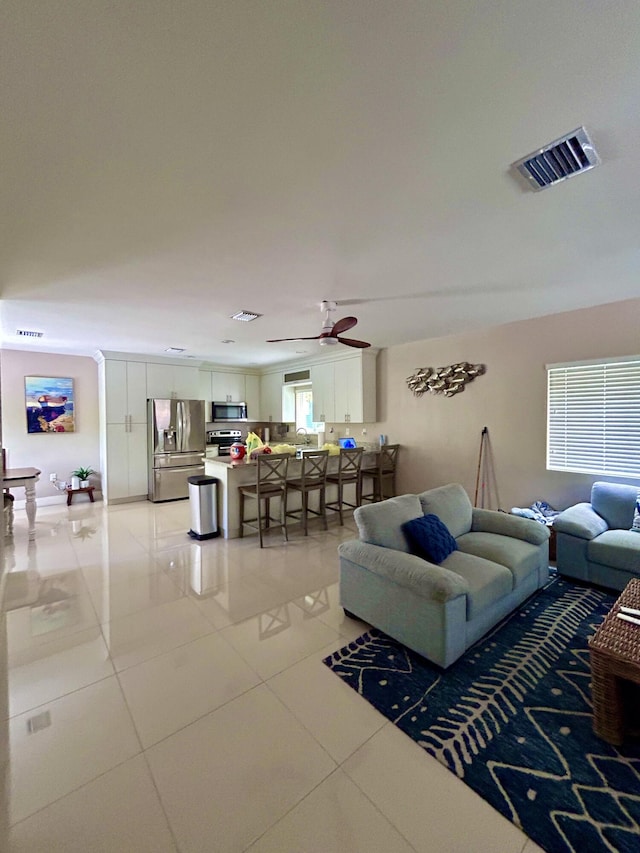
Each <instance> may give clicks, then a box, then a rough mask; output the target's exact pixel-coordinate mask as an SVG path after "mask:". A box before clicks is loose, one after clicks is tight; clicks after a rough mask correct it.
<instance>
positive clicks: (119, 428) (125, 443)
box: [102, 423, 148, 501]
mask: <svg viewBox="0 0 640 853" xmlns="http://www.w3.org/2000/svg"><path fill="white" fill-rule="evenodd" d="M106 451H107V454H106V459H105V460H104V462H103V469H104V470H103V477H104V480H103V484H102V487H103V491H104V492H105V493H106V498H107V500H108V501H113V500H122V499H124V498H134V497H144V496H145V495H146V494H147V490H148V484H147V425H146V423H145V424H140V423H126V424H125V423H120V424H107V425H106ZM105 481H106V482H105Z"/></svg>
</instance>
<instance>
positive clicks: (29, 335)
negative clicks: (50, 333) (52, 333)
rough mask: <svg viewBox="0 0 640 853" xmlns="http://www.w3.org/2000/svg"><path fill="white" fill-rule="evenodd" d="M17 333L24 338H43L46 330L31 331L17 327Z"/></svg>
mask: <svg viewBox="0 0 640 853" xmlns="http://www.w3.org/2000/svg"><path fill="white" fill-rule="evenodd" d="M16 335H18V336H21V337H23V338H41V337H42V336H43V335H44V332H29V331H28V330H27V329H16Z"/></svg>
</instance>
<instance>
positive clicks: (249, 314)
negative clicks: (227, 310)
mask: <svg viewBox="0 0 640 853" xmlns="http://www.w3.org/2000/svg"><path fill="white" fill-rule="evenodd" d="M258 317H262V314H256V313H255V312H254V311H238V312H237V313H236V314H232V315H231V319H232V320H240V321H241V322H242V323H250V322H251V321H252V320H257V319H258Z"/></svg>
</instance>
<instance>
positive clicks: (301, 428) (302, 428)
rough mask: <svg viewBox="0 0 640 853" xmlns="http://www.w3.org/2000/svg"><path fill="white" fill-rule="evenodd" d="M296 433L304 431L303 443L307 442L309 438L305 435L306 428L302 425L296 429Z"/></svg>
mask: <svg viewBox="0 0 640 853" xmlns="http://www.w3.org/2000/svg"><path fill="white" fill-rule="evenodd" d="M298 433H304V443H305V444H309V441H310V439H309V436H308V435H307V431H306V429H305V428H304V427H298V429H297V430H296V435H298Z"/></svg>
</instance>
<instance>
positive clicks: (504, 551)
mask: <svg viewBox="0 0 640 853" xmlns="http://www.w3.org/2000/svg"><path fill="white" fill-rule="evenodd" d="M533 523H534V524H535V523H536V522H533ZM540 527H542V525H540ZM638 538H639V539H640V536H639V537H638ZM456 542H457V544H458V548H459V549H460V550H461V551H464V552H465V554H473V555H475V556H476V557H482V558H483V559H485V560H490V561H491V562H493V563H499V564H500V565H501V566H505V567H506V568H507V569H509V571H510V572H511V575H512V588H513V589H515V588H516V587H517V586H520V584H521V583H522V582H523V581H525V580H526V579H527V578H528V577H529V575H530V574H531V572H537V570H538V567H539V562H540V548H539V546H537V545H532V544H531V543H529V542H524V541H523V540H522V539H513V538H512V537H510V536H502V535H501V534H499V533H465V535H464V536H460V537H459V538H458V539H457V540H456Z"/></svg>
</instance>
